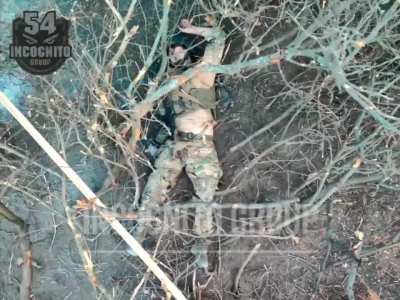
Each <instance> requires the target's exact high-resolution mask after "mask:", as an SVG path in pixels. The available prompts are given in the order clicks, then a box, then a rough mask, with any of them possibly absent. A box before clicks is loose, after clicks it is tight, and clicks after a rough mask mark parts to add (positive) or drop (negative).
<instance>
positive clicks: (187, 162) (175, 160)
mask: <svg viewBox="0 0 400 300" xmlns="http://www.w3.org/2000/svg"><path fill="white" fill-rule="evenodd" d="M182 170H184V171H185V172H186V174H187V175H188V177H189V178H190V180H191V182H192V184H193V188H194V192H195V196H194V199H193V200H192V201H193V202H204V203H211V202H212V200H213V198H214V194H215V190H216V189H217V185H218V182H219V180H220V178H221V176H222V170H221V168H220V166H219V161H218V157H217V152H216V150H215V146H214V143H213V141H209V140H193V141H174V142H171V143H169V144H167V145H165V146H164V149H163V150H162V151H161V153H160V155H159V157H158V158H157V160H156V162H155V171H154V172H153V173H152V174H151V175H150V176H149V179H148V181H147V183H146V186H145V188H144V190H143V193H142V204H141V207H140V211H145V210H148V209H151V208H154V207H155V206H158V205H160V204H161V203H163V202H165V200H166V199H167V193H168V191H169V190H170V189H171V188H172V187H173V186H174V185H175V183H176V180H177V178H178V176H179V174H180V173H181V172H182ZM140 223H142V224H140ZM138 225H139V231H142V234H144V232H143V230H144V227H146V222H145V221H143V222H140V221H139V224H138ZM193 229H194V233H195V234H196V235H198V236H199V237H206V236H207V235H209V234H210V233H212V231H213V229H214V228H213V220H212V211H211V209H210V208H209V207H208V205H199V207H198V208H196V214H195V219H194V228H193ZM143 238H144V237H143V236H142V239H143Z"/></svg>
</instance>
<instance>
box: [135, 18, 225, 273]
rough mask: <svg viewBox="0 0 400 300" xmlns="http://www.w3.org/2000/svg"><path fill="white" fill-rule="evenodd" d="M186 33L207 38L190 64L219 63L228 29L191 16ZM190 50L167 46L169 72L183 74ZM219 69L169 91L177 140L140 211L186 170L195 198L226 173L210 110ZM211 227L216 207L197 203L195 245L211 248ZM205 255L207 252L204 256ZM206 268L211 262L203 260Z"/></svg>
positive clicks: (206, 197) (208, 198)
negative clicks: (193, 21)
mask: <svg viewBox="0 0 400 300" xmlns="http://www.w3.org/2000/svg"><path fill="white" fill-rule="evenodd" d="M180 30H181V31H182V32H183V33H186V34H191V35H198V36H201V37H203V38H204V40H205V41H206V42H207V44H206V48H205V51H204V55H203V57H201V58H200V59H199V61H197V62H196V63H195V64H194V65H192V68H197V67H199V66H201V65H205V64H207V65H216V64H220V62H221V59H222V56H223V51H224V46H225V34H224V32H223V31H222V30H220V29H219V28H208V27H198V26H194V25H192V24H191V23H190V22H189V21H188V20H182V21H181V27H180ZM188 51H190V50H189V49H186V47H185V46H184V45H176V44H175V45H173V46H171V47H169V58H170V67H169V75H170V76H173V77H175V78H176V77H179V76H180V73H182V72H183V70H182V68H179V67H178V68H175V67H176V66H182V65H183V66H187V65H188V63H189V64H191V63H193V61H188V60H190V58H189V55H188ZM214 82H215V74H212V73H207V72H200V73H199V74H198V75H197V76H196V77H194V78H193V79H191V80H190V81H189V82H187V83H185V84H184V85H183V86H181V87H180V88H179V89H178V90H176V91H174V92H172V93H171V95H170V99H171V100H172V102H173V105H174V109H175V113H176V119H175V127H176V132H175V136H174V140H173V141H169V142H168V143H167V144H166V145H165V146H164V148H163V150H162V151H161V153H160V155H159V156H158V158H157V160H156V162H155V171H154V172H153V173H152V174H151V175H150V176H149V179H148V181H147V184H146V186H145V188H144V191H143V194H142V202H141V207H140V210H141V211H146V210H150V209H151V208H154V207H155V206H158V205H160V204H161V203H163V202H165V201H166V200H167V193H168V191H169V190H170V189H171V188H172V187H173V186H174V185H175V183H176V180H177V178H178V176H179V174H180V173H181V172H182V170H185V172H186V174H187V175H188V177H189V178H190V180H191V181H192V183H193V187H194V197H193V199H192V201H193V202H203V204H204V203H211V202H212V201H213V198H214V193H215V190H216V189H217V185H218V182H219V180H220V178H221V176H222V170H221V168H220V166H219V161H218V157H217V153H216V150H215V146H214V142H213V126H214V123H215V121H214V118H213V114H212V111H211V110H212V109H214V108H215V106H216V98H215V87H214ZM149 227H150V224H149V223H148V222H146V221H143V220H142V221H139V223H138V227H137V228H138V230H137V236H138V239H139V240H141V241H143V239H144V238H145V235H146V232H148V229H149ZM212 231H213V222H212V212H211V210H210V209H207V205H199V207H198V208H197V209H196V214H195V221H194V232H195V234H196V235H197V236H198V237H199V238H198V239H197V242H196V243H195V246H194V248H193V249H196V251H199V249H200V250H201V251H200V252H201V253H206V251H207V240H206V238H207V236H209V235H210V234H211V233H212ZM205 256H206V255H205ZM199 265H201V267H203V268H206V267H207V262H206V260H204V255H203V259H202V262H200V263H199Z"/></svg>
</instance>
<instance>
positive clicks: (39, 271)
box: [0, 28, 400, 300]
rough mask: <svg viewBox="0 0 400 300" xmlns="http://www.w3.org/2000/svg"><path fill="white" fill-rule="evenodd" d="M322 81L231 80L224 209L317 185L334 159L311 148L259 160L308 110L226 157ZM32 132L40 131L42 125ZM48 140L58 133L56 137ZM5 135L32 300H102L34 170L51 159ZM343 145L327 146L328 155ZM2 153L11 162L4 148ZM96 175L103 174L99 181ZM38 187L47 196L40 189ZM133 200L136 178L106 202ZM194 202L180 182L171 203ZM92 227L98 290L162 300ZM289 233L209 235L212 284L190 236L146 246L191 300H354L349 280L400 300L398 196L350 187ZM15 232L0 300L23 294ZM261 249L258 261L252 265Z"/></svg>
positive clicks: (286, 148) (47, 175)
mask: <svg viewBox="0 0 400 300" xmlns="http://www.w3.org/2000/svg"><path fill="white" fill-rule="evenodd" d="M286 30H288V28H286ZM239 45H240V42H238V41H236V42H233V46H231V47H232V49H233V50H232V52H231V53H230V54H229V57H228V58H227V61H229V60H230V58H231V57H234V56H235V55H236V53H237V52H240V46H239ZM280 68H281V70H280ZM282 74H285V78H284V79H283V78H282ZM244 75H246V74H244ZM315 76H316V74H315V73H313V72H307V71H305V70H303V69H302V68H300V67H299V66H294V65H291V64H288V63H282V64H281V65H280V66H271V67H269V68H268V69H264V70H261V71H259V72H257V73H255V74H251V75H250V74H249V75H248V76H240V77H239V76H225V79H224V85H225V87H226V91H227V93H228V95H229V99H228V100H229V103H228V104H226V103H225V100H226V99H225V100H224V99H220V103H219V105H218V110H217V112H216V115H217V120H218V124H217V126H216V137H215V143H216V146H217V151H218V155H219V158H220V161H221V166H222V168H223V171H224V176H223V178H222V180H221V183H220V186H219V190H218V192H217V196H216V199H215V201H216V202H217V203H220V204H228V203H232V204H237V203H246V204H267V203H279V202H280V201H282V200H284V199H291V198H292V197H293V195H294V194H295V191H296V190H297V189H298V188H299V187H300V186H301V185H302V184H303V183H304V182H305V181H306V180H307V179H308V178H310V176H313V174H315V173H316V172H318V171H320V170H321V169H322V168H323V166H324V165H325V163H326V161H327V156H324V155H325V150H324V149H322V150H321V145H320V144H318V143H315V142H314V141H307V142H305V143H304V144H300V143H298V142H296V140H295V141H294V142H292V143H286V144H284V145H282V146H281V147H277V148H275V149H272V150H271V151H269V152H268V153H263V151H264V150H265V149H267V148H268V147H271V146H272V145H274V143H276V142H277V141H278V140H279V139H282V137H284V138H290V137H295V136H296V135H298V134H301V133H302V132H305V131H306V130H307V129H310V128H311V127H312V126H313V123H312V122H311V119H312V118H314V116H313V115H311V113H310V115H307V114H306V113H304V112H301V113H299V114H297V115H295V116H293V119H291V122H288V120H287V119H285V120H283V121H281V122H278V123H277V124H276V125H275V126H272V127H271V128H270V129H269V130H266V131H265V132H264V133H263V134H261V135H259V136H257V137H256V138H254V139H252V140H251V141H250V142H249V143H248V144H246V145H245V146H244V147H242V148H240V149H238V150H236V151H231V149H232V147H234V146H236V145H237V144H238V143H240V142H241V141H243V140H244V139H245V138H247V137H249V136H250V135H252V134H254V133H255V132H256V131H257V130H259V129H260V128H263V127H264V126H266V125H267V124H268V123H270V122H272V121H273V120H275V119H276V118H277V117H279V116H280V115H282V114H283V113H284V112H285V111H286V110H287V109H288V108H289V107H290V105H291V103H292V101H294V100H295V98H296V96H297V97H298V96H299V95H296V94H290V93H289V94H288V95H289V96H288V97H276V95H278V94H280V93H282V91H286V90H285V89H286V88H287V85H286V84H287V81H288V82H291V83H293V84H296V85H301V84H304V85H308V84H310V82H312V81H313V80H314V79H315ZM332 105H336V104H335V103H333V104H332ZM310 107H311V108H312V110H315V111H318V107H319V106H318V105H317V104H315V103H312V104H310ZM317 115H318V114H317ZM35 122H36V124H40V117H38V118H37V119H35ZM0 129H1V128H0ZM314 129H315V128H314ZM342 129H343V130H342ZM3 130H5V129H3ZM316 131H317V129H316ZM344 132H346V128H341V131H340V133H343V134H344ZM319 133H320V134H328V133H329V132H324V131H321V132H319ZM47 134H48V136H51V135H52V134H54V132H53V131H52V130H50V129H49V130H48V132H47ZM0 135H1V136H2V137H3V138H4V139H7V142H14V143H15V144H16V146H18V149H19V150H21V152H24V153H26V155H27V156H28V158H27V159H25V160H24V163H21V162H20V161H21V160H20V158H18V157H17V156H12V157H10V158H9V159H10V161H7V163H10V162H11V163H12V164H14V166H15V167H14V168H15V169H19V170H20V171H21V170H22V172H25V173H26V174H28V176H25V177H24V179H23V181H16V182H15V186H16V187H18V185H23V186H24V189H22V190H18V189H16V188H15V187H14V188H11V189H8V190H7V193H6V194H2V193H3V192H0V195H1V197H2V198H4V201H5V203H6V204H7V206H8V207H9V208H10V209H12V210H13V211H14V212H15V213H16V214H17V215H19V216H21V217H22V218H23V219H24V220H26V221H27V222H28V223H29V224H30V234H31V241H32V249H33V258H34V282H33V287H32V288H33V291H34V296H33V299H38V300H59V299H71V300H75V299H96V293H95V291H94V290H93V287H92V286H91V284H90V283H89V281H88V279H87V276H86V273H85V272H84V269H83V266H82V262H81V259H80V257H79V254H78V252H77V249H76V245H75V242H74V239H73V235H72V233H71V231H70V229H69V227H68V226H67V224H66V218H65V215H64V207H63V203H62V201H61V198H60V194H59V193H58V192H59V190H58V188H59V187H58V186H57V187H56V185H57V184H55V183H51V182H52V176H53V175H51V174H52V173H51V172H50V171H43V170H42V169H40V168H38V167H36V166H34V165H33V164H32V161H33V160H36V161H38V162H39V163H41V164H43V165H45V166H47V164H48V161H46V160H45V158H43V156H42V155H41V154H40V151H39V150H38V149H37V147H36V146H34V143H33V141H32V140H30V138H28V137H27V136H26V135H24V133H23V132H22V131H21V130H18V129H17V130H14V131H12V132H11V134H8V135H2V134H1V132H0ZM8 139H9V140H8ZM16 141H17V142H16ZM338 144H339V142H338V140H337V139H335V138H332V145H333V149H335V146H336V145H338ZM58 146H59V145H58ZM0 151H3V152H2V153H1V154H2V155H4V149H0ZM23 167H25V168H26V169H24V168H23ZM148 172H149V169H148V168H147V169H146V168H144V171H143V174H140V176H142V175H143V177H141V179H142V181H145V178H146V177H145V173H148ZM92 173H93V174H94V175H96V171H93V172H92ZM9 175H10V170H8V169H6V168H0V180H1V181H4V180H6V179H8V178H9ZM53 177H54V176H53ZM17 178H19V177H18V175H17ZM43 187H46V188H47V189H48V190H44V191H43ZM133 190H134V187H133V182H132V180H131V179H129V178H128V179H126V178H121V179H120V180H119V182H118V185H116V186H114V187H113V188H112V189H111V190H110V191H108V192H107V193H105V194H104V195H102V200H103V201H104V202H105V203H106V204H107V205H109V206H118V205H121V204H127V203H130V202H132V194H133ZM312 193H313V190H307V189H306V191H304V192H303V193H298V194H296V197H299V196H300V197H299V198H300V201H301V200H303V198H304V199H307V198H308V197H309V196H310V195H312ZM191 194H192V191H191V185H190V183H189V182H188V180H187V178H185V176H182V178H181V179H180V180H179V182H178V184H177V186H176V188H175V189H174V190H173V191H172V196H171V198H173V199H177V202H180V201H182V202H183V201H184V200H185V199H189V198H190V196H191ZM2 201H3V199H2ZM93 218H94V219H95V218H96V217H95V216H93ZM88 220H90V218H88V216H87V215H86V216H84V217H82V219H78V223H79V222H80V223H79V224H81V225H82V226H83V224H84V222H87V221H88ZM96 220H97V219H96ZM93 224H97V227H96V228H93V227H91V226H89V227H85V228H84V234H85V237H86V241H87V244H88V247H89V248H90V249H91V251H92V256H93V257H92V259H93V261H94V262H95V264H96V265H95V267H96V270H97V272H98V276H99V280H100V281H101V282H102V284H103V285H104V286H105V288H106V289H107V290H108V291H109V292H110V294H112V297H113V298H114V299H130V298H131V296H132V293H133V292H134V290H135V287H137V286H138V285H139V284H140V285H141V286H142V288H141V289H140V291H139V293H138V296H137V299H165V292H164V290H163V289H162V288H161V287H160V284H159V282H158V281H157V280H156V279H154V277H153V276H152V275H151V274H149V273H146V268H145V266H144V265H143V264H142V263H141V262H140V261H139V259H137V258H136V257H134V256H132V255H131V254H129V252H128V251H127V249H126V246H125V244H124V243H123V242H122V241H121V240H120V239H119V238H118V237H117V236H115V234H114V233H113V232H111V230H110V228H109V227H107V226H106V225H105V224H100V225H98V223H96V222H95V221H94V222H93ZM124 225H125V226H127V228H128V229H129V230H131V231H132V232H133V227H134V226H133V225H134V222H132V221H125V222H124ZM294 226H295V224H291V225H290V226H286V227H284V228H283V229H282V230H279V231H277V232H265V233H264V234H258V235H257V236H250V235H247V236H246V235H242V236H239V235H236V236H230V235H229V234H226V235H223V234H222V235H220V236H216V237H214V238H213V239H212V243H211V244H210V246H209V248H210V249H211V250H212V251H211V252H210V255H209V259H210V262H211V265H210V267H209V270H208V274H206V273H205V272H203V271H201V270H198V269H196V267H195V265H194V264H193V255H192V254H191V252H190V247H191V245H192V243H193V238H192V237H190V236H186V235H182V234H180V233H179V232H167V233H166V234H163V235H161V236H159V237H158V239H157V240H151V241H148V244H147V245H146V248H147V249H148V250H149V251H152V252H153V253H154V255H155V257H156V259H157V261H158V262H160V265H161V266H162V268H163V269H164V270H165V271H166V272H167V273H168V274H169V275H170V276H171V277H172V278H174V279H175V281H176V282H177V284H178V286H179V287H180V288H181V289H182V290H183V291H184V293H185V294H186V295H189V298H190V299H271V300H275V299H276V300H277V299H299V300H303V299H304V300H306V299H321V300H322V299H330V300H331V299H332V300H334V299H347V298H346V289H348V288H349V278H351V277H352V276H354V282H353V284H351V286H350V288H351V289H353V290H354V292H355V295H356V299H357V300H377V299H384V300H386V299H388V300H389V299H394V300H395V299H400V279H399V278H400V250H399V249H400V248H399V245H400V244H399V243H400V235H399V232H400V202H399V201H398V199H397V193H396V192H392V191H389V190H385V189H384V188H382V187H379V186H378V185H376V184H372V183H371V184H370V183H367V184H365V185H364V186H363V188H356V189H350V188H349V189H344V190H343V191H339V192H338V193H334V194H333V195H332V196H331V197H330V198H329V200H328V201H326V203H325V204H324V206H323V207H321V208H320V210H319V212H318V213H317V214H316V215H315V216H314V217H313V218H312V221H310V222H309V223H303V225H302V227H301V230H298V228H295V227H294ZM15 232H16V227H15V226H14V225H10V224H9V223H7V222H5V221H4V220H0V241H1V242H0V299H4V300H14V299H17V298H18V294H19V281H20V278H21V268H20V253H19V249H18V240H17V239H16V234H15ZM255 247H256V249H258V251H257V252H256V253H254V255H252V256H251V254H252V250H253V249H255ZM355 253H357V256H356V255H355ZM249 257H250V260H249V261H247V260H248V259H249Z"/></svg>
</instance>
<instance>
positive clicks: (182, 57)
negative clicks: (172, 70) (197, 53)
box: [168, 44, 191, 66]
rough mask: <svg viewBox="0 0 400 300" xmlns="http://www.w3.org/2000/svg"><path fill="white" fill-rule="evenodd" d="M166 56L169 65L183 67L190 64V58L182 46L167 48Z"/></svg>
mask: <svg viewBox="0 0 400 300" xmlns="http://www.w3.org/2000/svg"><path fill="white" fill-rule="evenodd" d="M168 56H169V61H170V64H171V65H174V66H178V65H185V64H186V63H191V61H188V60H190V57H189V55H188V50H187V48H186V47H185V46H184V45H176V44H175V45H171V46H170V47H169V48H168Z"/></svg>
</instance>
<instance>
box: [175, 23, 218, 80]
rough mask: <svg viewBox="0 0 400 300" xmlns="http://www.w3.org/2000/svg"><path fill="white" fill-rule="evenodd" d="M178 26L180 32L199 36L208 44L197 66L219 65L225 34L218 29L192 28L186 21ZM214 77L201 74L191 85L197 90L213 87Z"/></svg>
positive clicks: (210, 74) (213, 75) (204, 73)
mask: <svg viewBox="0 0 400 300" xmlns="http://www.w3.org/2000/svg"><path fill="white" fill-rule="evenodd" d="M180 25H181V27H180V30H181V31H182V32H185V33H189V34H196V35H200V36H202V37H204V38H205V40H206V41H207V42H208V45H207V47H206V50H205V52H204V56H203V57H202V59H201V62H200V63H199V64H198V66H202V65H219V64H220V63H221V60H222V56H223V54H224V48H225V39H226V35H225V32H223V31H222V30H221V29H220V28H218V27H212V28H210V27H199V26H194V25H192V24H191V23H190V22H189V21H188V20H186V19H184V20H182V21H181V24H180ZM215 76H216V74H213V73H207V72H202V73H200V74H199V75H198V76H196V78H194V79H192V83H193V84H194V85H195V86H196V87H198V88H209V87H212V86H213V85H214V81H215Z"/></svg>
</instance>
